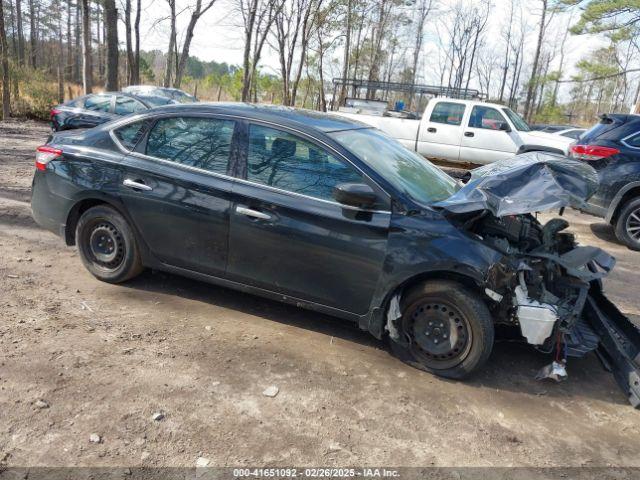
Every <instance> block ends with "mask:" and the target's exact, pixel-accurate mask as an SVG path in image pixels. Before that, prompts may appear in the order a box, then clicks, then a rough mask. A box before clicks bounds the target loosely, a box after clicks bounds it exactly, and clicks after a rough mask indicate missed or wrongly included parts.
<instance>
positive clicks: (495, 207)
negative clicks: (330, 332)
mask: <svg viewBox="0 0 640 480" xmlns="http://www.w3.org/2000/svg"><path fill="white" fill-rule="evenodd" d="M36 167H37V168H36V172H35V176H34V180H33V197H32V209H33V215H34V218H35V219H36V221H37V222H38V223H39V224H40V225H41V226H43V227H46V228H48V229H50V230H52V231H54V232H56V233H58V234H60V235H61V236H62V237H63V238H64V239H65V241H66V243H67V244H68V245H74V244H75V245H77V247H78V250H79V253H80V257H81V259H82V262H83V263H84V265H85V267H86V268H87V269H88V270H89V271H90V272H91V273H92V274H93V275H94V276H95V277H97V278H98V279H100V280H103V281H106V282H113V283H116V282H124V281H126V280H129V279H131V278H133V277H135V276H136V275H138V274H140V273H141V272H142V271H143V270H144V269H145V267H150V268H154V269H158V270H164V271H169V272H174V273H178V274H181V275H186V276H189V277H193V278H196V279H200V280H204V281H207V282H211V283H214V284H217V285H222V286H226V287H230V288H236V289H240V290H243V291H246V292H251V293H254V294H258V295H263V296H266V297H269V298H273V299H277V300H280V301H285V302H290V303H293V304H295V305H298V306H301V307H304V308H309V309H313V310H318V311H321V312H325V313H328V314H331V315H335V316H338V317H342V318H345V319H348V320H352V321H354V322H356V323H357V324H358V325H359V326H360V328H362V329H364V330H367V331H369V332H371V333H372V334H373V335H374V336H376V337H377V338H383V337H388V339H389V340H390V342H391V345H392V347H393V350H394V352H396V353H397V354H398V355H399V356H400V357H401V358H403V359H404V360H406V361H407V362H409V363H411V364H412V365H415V366H417V367H419V368H422V369H424V370H427V371H429V372H433V373H435V374H438V375H441V376H445V377H449V378H462V377H464V376H466V375H468V374H469V373H471V372H472V371H474V370H475V369H477V368H478V367H479V366H480V365H482V364H483V363H484V362H485V361H486V360H487V358H488V357H489V354H490V352H491V349H492V346H493V341H494V327H495V325H496V324H503V325H505V326H507V327H510V328H514V329H517V331H518V332H520V333H521V334H522V338H523V340H524V341H526V342H528V343H530V344H532V345H535V346H536V348H539V349H540V350H541V351H544V352H547V353H549V352H554V354H555V355H556V359H557V360H558V362H563V361H564V359H565V358H566V356H571V355H575V356H581V355H584V354H585V353H587V352H589V351H592V350H594V349H596V348H598V345H599V340H600V341H601V342H602V344H603V345H604V344H605V343H606V341H608V340H609V339H610V335H611V333H610V331H609V330H607V328H609V327H610V326H611V325H617V324H622V325H625V326H626V325H627V324H629V322H628V320H626V319H625V318H624V317H623V316H622V315H621V314H620V313H619V312H617V310H616V309H615V307H613V306H612V305H610V304H609V303H608V301H607V300H606V298H605V297H604V295H603V294H602V291H601V287H600V282H599V279H600V278H601V277H602V276H604V275H605V274H606V272H607V271H609V270H610V269H611V267H612V266H613V259H612V258H611V257H609V256H608V255H607V254H606V253H605V252H603V251H602V250H599V249H597V248H591V247H580V246H577V244H576V242H575V240H574V238H573V235H571V234H569V233H566V232H564V231H563V230H564V229H565V228H566V227H567V223H566V222H565V221H564V220H561V219H556V220H553V221H551V222H549V223H548V224H546V225H541V224H540V223H539V222H538V221H537V220H536V218H535V217H534V216H533V215H531V213H530V212H535V211H537V210H542V209H548V208H555V207H558V208H562V207H564V206H566V205H568V204H573V202H577V203H579V202H582V201H584V199H585V198H587V197H588V196H589V195H590V194H591V193H593V191H595V188H596V187H597V178H596V176H595V172H594V171H593V169H591V167H589V166H587V165H585V164H583V163H580V162H575V161H570V160H567V159H566V158H564V157H556V156H545V155H541V154H537V155H533V156H531V155H530V156H529V157H527V158H524V157H523V158H522V159H520V160H519V161H516V162H513V163H512V164H509V163H508V162H505V163H503V164H500V163H499V164H494V165H490V166H488V167H489V169H488V170H486V169H485V170H484V171H480V172H476V173H475V174H474V175H473V176H472V179H471V181H470V182H469V183H468V184H467V185H465V186H461V185H459V184H458V183H457V182H456V181H454V180H453V179H452V178H451V177H449V176H448V175H446V174H445V173H444V172H442V171H441V170H440V169H438V168H436V167H434V166H433V165H431V164H430V163H429V162H427V161H425V160H424V159H423V158H422V157H419V156H418V155H416V154H415V153H413V152H411V151H409V150H408V149H406V148H405V147H403V146H402V145H401V144H399V143H397V142H396V141H395V140H393V139H390V138H388V137H386V136H385V135H384V134H382V133H381V132H380V131H378V130H375V129H373V128H369V127H368V126H366V125H364V124H361V123H358V122H354V121H352V120H348V119H344V118H341V117H333V116H329V115H326V114H319V113H316V112H308V111H301V110H294V109H286V108H277V107H266V106H252V105H245V104H210V105H207V104H192V105H175V106H171V107H161V108H159V109H154V110H153V111H150V112H146V113H142V114H139V115H133V116H130V117H128V118H126V119H122V120H120V121H115V122H111V123H108V124H106V125H102V126H99V127H97V128H94V129H91V130H86V131H81V132H62V133H58V134H54V135H52V138H51V139H50V141H49V142H48V143H47V144H46V145H44V146H42V147H39V148H38V151H37V155H36ZM550 176H553V178H555V179H556V181H555V182H549V180H548V179H549V177H550ZM603 305H606V309H605V308H604V306H603ZM599 306H600V307H599ZM602 312H606V314H605V313H602ZM629 325H630V324H629ZM605 327H606V328H605ZM601 331H602V332H603V333H600V332H601ZM596 332H597V333H596ZM628 344H629V345H631V346H634V345H636V346H638V348H640V338H629V340H628ZM634 348H636V347H634ZM611 349H612V350H613V351H614V353H615V354H616V355H615V359H616V360H615V361H614V362H612V363H614V364H615V362H617V361H619V362H620V364H619V365H618V364H615V365H614V367H618V368H619V369H620V371H622V372H623V375H621V376H620V378H622V379H623V380H624V379H626V380H624V382H622V383H623V388H625V391H626V392H627V394H628V395H629V397H630V399H631V400H632V402H634V401H635V400H638V401H639V403H640V396H638V395H637V394H638V393H640V388H638V387H634V386H633V385H629V378H632V377H631V376H630V372H629V371H628V370H629V369H633V368H635V367H633V366H630V365H632V364H631V363H629V362H630V360H629V359H628V355H631V354H632V353H633V352H628V351H626V350H625V351H624V352H622V353H620V352H618V351H617V350H616V349H615V344H614V346H613V347H611ZM636 353H638V352H636ZM611 356H612V357H613V356H614V355H613V354H612V355H611ZM558 365H560V363H559V364H558ZM558 368H559V367H558ZM558 368H556V367H555V366H554V370H553V372H554V375H557V369H558ZM631 373H634V374H635V373H636V372H635V370H633V372H631ZM634 388H635V389H634Z"/></svg>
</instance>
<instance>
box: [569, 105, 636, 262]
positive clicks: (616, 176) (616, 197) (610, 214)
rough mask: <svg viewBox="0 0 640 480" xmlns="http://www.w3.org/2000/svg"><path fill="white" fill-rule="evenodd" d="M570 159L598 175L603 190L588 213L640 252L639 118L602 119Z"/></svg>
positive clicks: (574, 147)
mask: <svg viewBox="0 0 640 480" xmlns="http://www.w3.org/2000/svg"><path fill="white" fill-rule="evenodd" d="M570 156H571V157H573V158H575V159H579V160H582V161H585V162H588V163H589V165H591V166H592V167H593V168H595V169H596V171H597V172H598V177H599V180H600V187H599V188H598V191H597V192H596V194H595V195H594V196H593V197H591V199H590V200H589V204H588V208H587V209H585V211H586V212H588V213H591V214H594V215H597V216H600V217H604V219H605V220H606V221H607V222H609V223H611V224H612V225H613V226H614V227H615V232H616V237H617V238H618V239H619V240H620V241H621V242H623V243H624V244H625V245H627V246H628V247H629V248H631V249H633V250H640V115H631V114H630V115H627V114H606V115H603V116H602V117H601V119H600V122H598V123H597V124H596V125H594V126H593V127H592V128H591V129H590V130H588V131H587V132H586V133H584V134H583V135H582V136H581V137H580V139H579V140H578V141H577V142H576V143H575V144H574V145H572V146H571V153H570Z"/></svg>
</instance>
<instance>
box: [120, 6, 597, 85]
mask: <svg viewBox="0 0 640 480" xmlns="http://www.w3.org/2000/svg"><path fill="white" fill-rule="evenodd" d="M457 1H459V0H439V1H438V5H439V6H438V10H439V11H440V12H441V13H436V14H434V16H433V17H432V18H431V20H430V21H428V26H427V29H426V31H425V40H424V49H423V60H422V62H421V63H422V65H423V67H422V68H421V72H420V73H421V77H422V78H421V81H423V82H424V83H436V84H437V83H439V71H438V69H437V68H434V67H433V66H434V62H436V66H437V62H438V61H439V55H438V50H439V47H440V44H441V43H442V42H441V39H440V37H439V33H438V32H440V33H442V32H444V31H446V29H445V28H444V27H445V25H444V22H445V21H446V15H445V14H444V12H445V11H446V10H447V9H448V8H450V7H451V6H452V5H453V4H454V3H455V2H457ZM466 1H468V2H470V3H472V2H474V1H476V0H466ZM492 1H493V5H494V7H493V9H492V12H491V16H490V18H489V23H488V27H487V33H486V41H487V42H488V43H489V44H492V43H495V44H496V45H499V47H497V49H502V43H500V42H501V37H500V35H501V33H500V32H501V29H502V26H503V25H504V24H505V23H506V20H507V19H508V15H509V5H510V0H492ZM189 3H190V2H189V0H177V9H178V11H180V9H181V8H183V9H184V8H185V6H186V5H189ZM538 3H539V2H537V1H535V0H522V5H523V9H524V17H525V19H526V22H527V23H528V24H529V33H528V37H527V42H526V44H525V45H526V46H527V47H526V52H525V54H526V55H527V58H528V59H529V60H530V59H532V58H533V54H534V50H535V43H536V38H537V26H538V24H539V19H540V9H539V7H538ZM142 5H143V15H142V22H141V44H142V48H143V49H144V50H152V49H159V50H166V48H167V45H168V37H169V22H168V20H167V17H168V12H169V7H168V4H167V2H166V0H142ZM189 15H190V13H189V12H188V11H184V13H182V14H181V15H179V16H178V31H179V32H184V30H185V28H186V23H187V22H188V18H189ZM577 17H578V15H577V14H576V13H574V14H573V18H572V19H570V18H569V14H567V13H563V14H556V16H555V18H554V19H553V22H552V23H551V25H550V27H549V29H548V31H547V36H546V38H547V39H548V40H547V41H548V42H552V41H553V40H554V39H556V38H557V39H559V40H561V35H562V33H563V32H564V30H565V29H566V25H568V24H572V23H574V22H575V20H576V19H577ZM239 22H240V19H239V18H238V15H237V14H236V13H235V12H234V11H233V7H232V4H231V0H217V3H216V4H215V5H214V6H213V7H212V9H211V10H210V11H209V12H207V13H206V14H205V15H204V16H203V17H202V18H201V19H200V22H199V23H198V25H197V26H196V30H195V35H194V38H193V41H192V45H191V50H190V54H191V55H192V56H196V57H198V58H200V59H201V60H207V61H211V60H215V61H217V62H226V63H229V64H236V65H239V64H241V63H242V49H243V36H242V28H241V26H240V23H239ZM120 38H121V39H124V32H122V33H121V35H120ZM179 42H180V44H181V43H182V42H181V40H179ZM444 43H446V41H445V42H444ZM604 44H605V42H604V40H602V39H601V38H599V37H595V36H590V35H579V36H574V35H570V36H569V38H568V40H567V43H566V49H565V51H566V53H565V56H566V59H565V65H566V67H567V68H566V73H565V75H564V77H565V78H568V77H569V76H570V75H571V74H572V73H573V72H574V69H573V68H572V67H573V65H574V64H575V63H576V62H577V61H578V60H579V59H581V58H583V57H584V56H586V55H588V54H589V53H590V52H591V51H593V50H595V49H597V48H598V47H601V46H603V45H604ZM261 63H262V65H261V66H262V69H263V71H265V72H271V73H274V74H277V73H278V71H279V70H278V68H279V67H278V65H279V64H278V58H277V56H276V53H275V52H274V51H273V50H272V49H270V48H269V47H268V46H266V50H265V52H264V53H263V59H262V62H261ZM476 87H477V86H476ZM567 88H568V87H567Z"/></svg>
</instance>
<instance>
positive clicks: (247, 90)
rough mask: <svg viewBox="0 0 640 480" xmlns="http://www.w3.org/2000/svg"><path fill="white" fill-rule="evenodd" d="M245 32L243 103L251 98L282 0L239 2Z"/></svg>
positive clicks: (244, 0) (245, 0) (246, 0)
mask: <svg viewBox="0 0 640 480" xmlns="http://www.w3.org/2000/svg"><path fill="white" fill-rule="evenodd" d="M237 1H238V10H239V11H240V15H241V17H242V22H243V30H244V51H243V54H242V101H243V102H247V101H249V99H250V98H251V91H252V87H253V88H254V92H255V82H254V78H255V76H256V71H257V67H258V62H259V61H260V58H261V56H262V49H263V47H264V44H265V41H266V40H267V35H268V34H269V31H270V29H271V26H272V24H273V22H274V19H275V15H276V14H277V13H278V12H279V11H280V9H281V8H282V7H283V1H282V0H237Z"/></svg>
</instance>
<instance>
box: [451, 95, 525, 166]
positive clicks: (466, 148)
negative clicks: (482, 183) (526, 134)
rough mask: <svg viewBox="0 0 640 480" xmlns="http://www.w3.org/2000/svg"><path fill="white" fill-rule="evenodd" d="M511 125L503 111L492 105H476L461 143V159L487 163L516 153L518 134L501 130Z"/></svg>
mask: <svg viewBox="0 0 640 480" xmlns="http://www.w3.org/2000/svg"><path fill="white" fill-rule="evenodd" d="M501 125H507V126H508V125H509V124H508V123H507V120H506V119H505V118H504V116H503V115H502V113H500V112H499V111H498V110H496V109H495V108H492V107H485V106H481V105H476V106H474V107H473V109H472V110H471V114H470V115H469V120H468V121H467V125H466V127H465V128H464V133H463V136H462V143H461V145H460V160H461V161H465V162H469V163H477V164H481V165H483V164H486V163H491V162H495V161H498V160H502V159H503V158H510V157H512V156H514V155H515V154H516V150H517V138H518V137H517V134H516V132H514V131H509V132H507V131H504V130H500V127H501Z"/></svg>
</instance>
